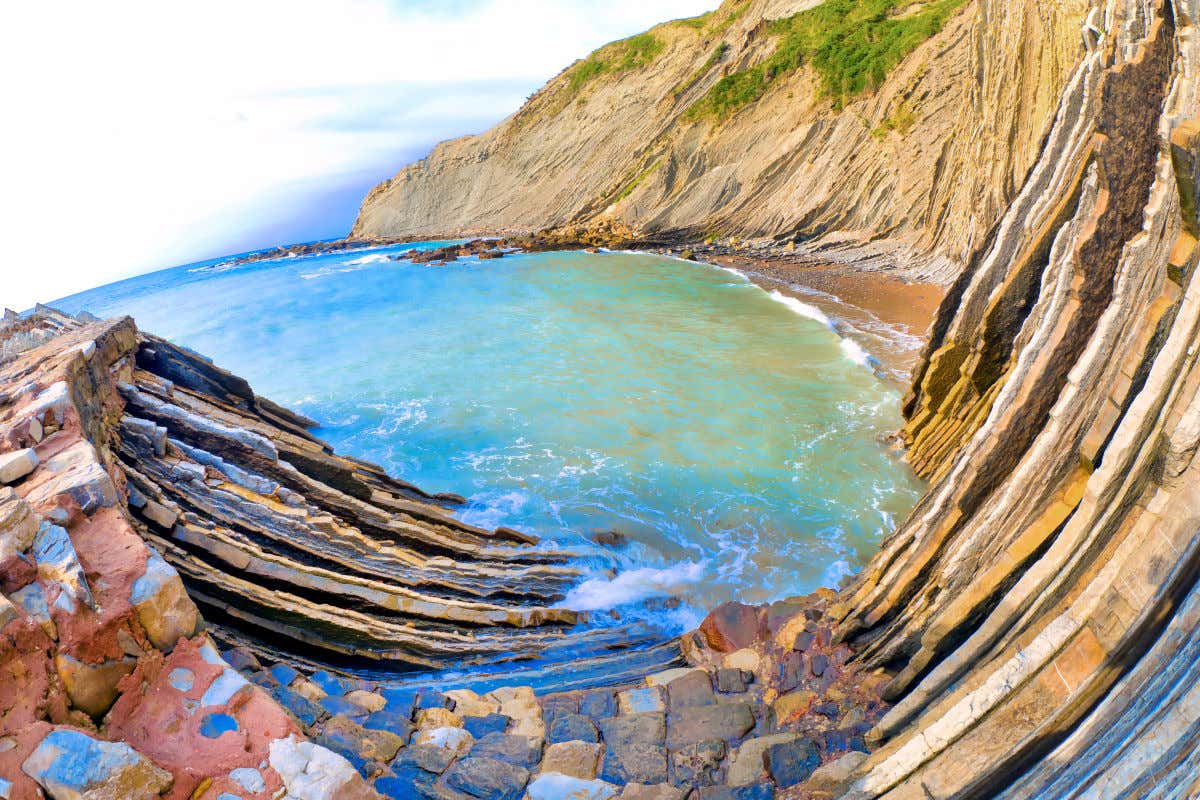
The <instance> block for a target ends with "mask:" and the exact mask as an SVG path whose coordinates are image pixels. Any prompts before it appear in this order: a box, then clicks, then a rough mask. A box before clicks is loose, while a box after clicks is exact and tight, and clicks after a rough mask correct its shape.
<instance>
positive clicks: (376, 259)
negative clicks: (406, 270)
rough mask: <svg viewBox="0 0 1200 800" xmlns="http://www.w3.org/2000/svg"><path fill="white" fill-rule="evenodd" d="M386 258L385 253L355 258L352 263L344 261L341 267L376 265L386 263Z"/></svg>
mask: <svg viewBox="0 0 1200 800" xmlns="http://www.w3.org/2000/svg"><path fill="white" fill-rule="evenodd" d="M388 258H389V256H388V254H387V253H373V254H371V255H369V256H363V257H361V258H356V259H354V260H353V261H346V262H344V263H343V266H347V267H349V266H354V265H365V264H378V263H380V262H383V261H387V260H388Z"/></svg>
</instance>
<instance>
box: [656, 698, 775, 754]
mask: <svg viewBox="0 0 1200 800" xmlns="http://www.w3.org/2000/svg"><path fill="white" fill-rule="evenodd" d="M753 728H754V713H753V712H752V711H751V710H750V706H749V705H747V704H746V703H720V704H718V705H712V706H699V707H696V708H684V709H680V710H679V711H673V712H671V716H670V717H669V718H668V720H667V746H668V747H672V748H675V747H682V746H684V745H687V744H691V743H693V742H699V741H702V740H704V739H724V740H726V741H729V742H733V741H736V740H738V739H740V738H742V737H743V736H745V735H746V734H747V733H749V732H750V731H751V730H752V729H753Z"/></svg>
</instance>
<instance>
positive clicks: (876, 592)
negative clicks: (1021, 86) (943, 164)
mask: <svg viewBox="0 0 1200 800" xmlns="http://www.w3.org/2000/svg"><path fill="white" fill-rule="evenodd" d="M1198 11H1200V8H1198V7H1197V5H1196V4H1195V3H1193V2H1175V3H1170V2H1126V1H1124V0H1114V1H1113V2H1107V3H1104V4H1101V5H1100V6H1098V7H1097V11H1096V13H1095V14H1093V16H1092V17H1091V18H1090V21H1089V25H1088V27H1087V28H1086V29H1085V31H1084V34H1085V39H1086V41H1087V44H1088V52H1087V54H1086V56H1085V57H1084V58H1083V59H1082V61H1081V62H1080V64H1079V66H1078V68H1077V69H1076V71H1075V73H1074V75H1073V76H1072V77H1071V79H1070V81H1069V82H1068V88H1067V91H1066V92H1065V93H1064V95H1063V98H1062V101H1061V104H1060V108H1059V111H1058V113H1057V116H1056V122H1055V125H1054V127H1053V129H1052V131H1051V133H1050V135H1049V136H1048V138H1047V140H1046V143H1045V146H1044V148H1043V151H1042V154H1041V157H1040V158H1039V160H1038V162H1037V163H1036V164H1035V166H1034V168H1033V170H1032V171H1031V172H1030V175H1029V178H1028V180H1027V181H1026V183H1025V185H1024V186H1023V187H1022V189H1021V191H1020V192H1019V193H1018V195H1017V198H1016V200H1015V201H1014V203H1013V204H1012V206H1010V208H1009V209H1008V211H1007V212H1006V214H1005V215H1004V216H1003V217H1002V219H1001V220H1000V222H999V223H998V225H997V226H996V228H995V230H994V232H993V233H992V235H991V236H990V241H989V245H988V246H987V247H986V248H983V249H981V250H980V251H979V253H978V255H977V256H976V257H975V258H974V259H973V260H972V261H971V263H970V265H969V267H968V269H967V271H966V272H964V274H963V276H962V277H961V278H960V280H959V282H958V284H957V285H956V286H955V287H954V289H953V290H952V291H951V293H950V295H949V297H948V299H947V301H946V303H945V304H944V305H943V308H942V312H941V315H940V319H939V320H938V322H937V323H936V324H935V326H934V329H933V332H932V339H931V341H930V343H929V346H928V349H927V351H926V356H925V358H924V363H923V365H922V367H921V368H920V369H919V370H918V373H917V376H916V380H915V383H914V388H913V391H912V393H911V395H910V396H909V398H908V401H907V408H906V410H907V413H908V423H907V426H906V428H905V430H904V436H905V438H906V440H907V442H908V444H909V447H910V458H911V459H912V461H913V463H914V465H915V466H916V467H917V468H918V469H919V470H920V471H921V472H922V473H924V474H925V475H927V476H928V477H930V478H931V480H932V483H931V485H930V488H929V491H928V492H927V494H926V496H925V497H924V498H923V499H922V500H921V502H920V503H919V505H918V507H917V508H916V509H915V510H914V512H913V514H912V516H911V518H910V519H909V521H908V522H907V523H906V524H905V525H903V526H902V527H901V528H900V529H899V530H898V531H897V532H896V533H895V534H894V535H893V536H891V537H890V538H889V539H888V540H887V541H886V542H885V543H884V545H883V548H882V551H881V553H880V554H879V555H878V556H877V557H876V558H875V559H874V560H873V561H872V562H871V564H870V565H869V566H868V567H867V569H866V570H864V572H863V573H862V576H861V578H860V579H859V581H858V582H857V584H856V585H855V586H854V587H852V588H851V589H850V590H848V591H847V592H846V593H845V595H844V596H843V598H842V608H841V614H842V615H843V617H844V624H843V627H842V635H843V636H845V637H847V638H848V639H849V640H853V641H858V642H860V643H862V644H863V645H864V648H865V649H864V650H863V651H862V653H861V654H860V658H862V660H863V662H864V663H866V664H872V665H879V666H888V667H890V668H894V669H897V670H898V674H897V675H896V677H895V679H894V680H893V681H892V683H891V684H890V685H889V687H888V690H887V692H886V695H885V696H886V697H888V698H889V699H891V700H893V701H895V702H896V705H895V707H894V708H893V709H892V710H891V711H890V712H889V713H888V714H887V716H885V717H884V719H883V721H882V722H881V723H880V725H879V726H878V727H877V729H876V730H875V731H874V732H873V736H874V739H875V741H876V742H877V743H878V744H879V745H881V747H880V749H879V750H877V751H876V752H875V753H873V754H872V755H871V757H870V758H869V759H867V761H866V762H865V763H864V764H863V765H862V766H861V767H860V768H859V770H858V772H857V777H856V779H855V781H854V784H853V789H852V790H851V791H850V792H849V793H848V794H847V795H846V796H847V797H854V798H866V797H889V798H891V797H895V798H901V797H922V798H924V797H994V796H997V795H998V794H1000V793H1002V792H1007V796H1011V797H1032V796H1036V797H1074V796H1080V795H1083V794H1087V793H1089V792H1092V793H1095V794H1094V795H1093V796H1101V797H1132V796H1138V797H1150V796H1154V797H1182V796H1190V794H1191V792H1192V791H1194V785H1195V780H1196V777H1197V776H1196V774H1195V772H1194V764H1195V763H1196V757H1195V755H1196V752H1197V748H1198V746H1200V740H1198V739H1197V737H1196V735H1195V733H1194V726H1195V723H1196V716H1195V714H1194V712H1193V711H1192V710H1191V708H1190V706H1189V705H1188V703H1187V702H1186V698H1187V696H1188V695H1187V693H1188V692H1189V691H1190V690H1191V678H1190V672H1191V671H1192V670H1193V669H1194V666H1195V657H1194V654H1193V652H1192V651H1191V649H1190V646H1189V644H1188V642H1187V638H1186V637H1187V636H1188V635H1189V634H1186V633H1184V631H1188V630H1190V615H1191V614H1192V606H1193V603H1194V601H1193V600H1192V597H1193V595H1194V593H1195V592H1196V591H1197V585H1196V576H1197V573H1196V564H1197V563H1198V562H1197V559H1196V555H1197V552H1196V546H1197V541H1198V540H1197V539H1196V525H1197V520H1198V519H1200V517H1198V516H1197V514H1196V508H1197V496H1196V487H1197V486H1198V485H1200V483H1197V474H1196V472H1195V471H1196V469H1197V463H1196V461H1195V456H1196V452H1197V447H1196V445H1197V440H1196V434H1195V430H1196V421H1195V415H1196V387H1197V382H1198V379H1200V372H1197V365H1196V361H1195V356H1196V352H1195V346H1194V342H1195V340H1196V336H1197V333H1198V330H1197V324H1198V320H1200V316H1198V315H1197V308H1200V305H1198V304H1197V299H1198V298H1200V285H1197V284H1196V282H1195V281H1194V274H1195V265H1196V260H1197V250H1196V238H1195V237H1196V232H1197V229H1198V226H1197V219H1196V212H1195V209H1196V180H1195V178H1196V170H1197V164H1196V153H1197V134H1196V131H1197V127H1196V119H1197V116H1198V111H1200V105H1198V101H1197V85H1196V78H1195V75H1196V73H1195V70H1196V62H1197V57H1198V55H1200V54H1198V52H1197V43H1196V28H1195V21H1196V19H1197V12H1198ZM1189 787H1192V788H1189Z"/></svg>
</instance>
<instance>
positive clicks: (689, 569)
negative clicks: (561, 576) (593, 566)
mask: <svg viewBox="0 0 1200 800" xmlns="http://www.w3.org/2000/svg"><path fill="white" fill-rule="evenodd" d="M704 568H705V564H704V562H700V563H696V562H694V561H685V562H682V563H679V564H675V565H673V566H670V567H667V568H665V569H655V568H653V567H642V568H641V569H631V570H628V571H626V572H622V573H619V574H618V575H617V576H616V577H615V578H611V579H606V578H593V579H591V580H588V581H584V582H583V583H581V584H579V585H578V586H576V587H575V588H574V589H572V590H571V591H569V592H568V593H567V597H566V599H565V600H563V602H562V603H561V605H562V606H563V607H564V608H569V609H571V610H573V611H603V610H607V609H610V608H616V607H617V606H622V605H628V604H630V603H638V602H641V601H642V600H646V599H648V598H651V597H662V596H664V595H671V594H675V593H677V592H679V591H680V590H681V589H683V587H684V586H687V585H688V584H692V583H699V582H700V580H701V579H702V578H703V577H704Z"/></svg>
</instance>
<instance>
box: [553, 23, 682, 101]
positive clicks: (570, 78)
mask: <svg viewBox="0 0 1200 800" xmlns="http://www.w3.org/2000/svg"><path fill="white" fill-rule="evenodd" d="M665 46H666V45H664V44H663V43H662V41H661V40H659V39H658V37H656V36H655V35H654V34H652V33H639V34H638V35H637V36H631V37H629V38H628V39H621V40H620V41H616V42H611V43H609V44H606V45H604V47H601V48H600V49H599V50H597V51H596V52H594V53H592V54H591V55H590V56H588V57H587V58H585V59H584V60H583V61H580V62H579V63H577V64H575V65H574V66H573V67H571V68H570V69H569V70H567V89H566V92H567V99H570V98H572V97H574V96H575V95H577V94H579V92H580V91H581V90H582V89H583V87H584V86H586V85H587V84H588V82H589V81H591V80H592V79H593V78H596V77H599V76H600V75H603V74H605V73H617V72H625V71H626V70H630V69H636V68H638V67H644V66H646V65H648V64H650V63H651V62H652V61H654V59H655V58H656V57H657V56H658V54H659V53H661V52H662V51H663V48H664V47H665Z"/></svg>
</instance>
